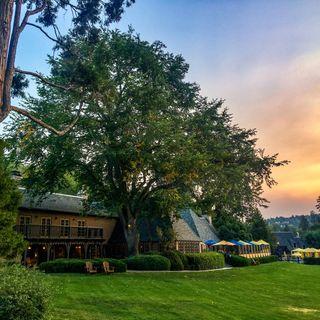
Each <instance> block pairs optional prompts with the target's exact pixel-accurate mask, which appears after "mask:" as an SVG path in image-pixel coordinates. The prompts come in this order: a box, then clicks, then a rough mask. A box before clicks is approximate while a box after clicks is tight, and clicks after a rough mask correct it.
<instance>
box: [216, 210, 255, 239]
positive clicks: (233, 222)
mask: <svg viewBox="0 0 320 320" xmlns="http://www.w3.org/2000/svg"><path fill="white" fill-rule="evenodd" d="M213 225H214V226H215V228H216V230H217V232H218V235H219V237H220V239H227V240H232V239H245V240H251V239H252V236H251V234H250V232H249V230H248V225H247V224H245V223H244V222H242V221H241V220H240V219H239V217H236V216H234V215H232V214H230V213H226V212H216V214H215V216H214V219H213Z"/></svg>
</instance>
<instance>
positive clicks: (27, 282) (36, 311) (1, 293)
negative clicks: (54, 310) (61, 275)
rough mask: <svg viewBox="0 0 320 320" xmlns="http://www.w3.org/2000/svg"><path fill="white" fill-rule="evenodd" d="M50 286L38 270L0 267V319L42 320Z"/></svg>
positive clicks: (45, 312)
mask: <svg viewBox="0 0 320 320" xmlns="http://www.w3.org/2000/svg"><path fill="white" fill-rule="evenodd" d="M49 301H50V288H49V287H48V285H47V284H46V282H45V279H44V277H43V275H41V274H40V273H39V272H36V271H31V270H28V269H26V268H24V267H21V266H17V265H13V266H9V267H5V268H2V269H0V319H6V320H31V319H32V320H43V319H45V318H46V316H47V315H48V306H49Z"/></svg>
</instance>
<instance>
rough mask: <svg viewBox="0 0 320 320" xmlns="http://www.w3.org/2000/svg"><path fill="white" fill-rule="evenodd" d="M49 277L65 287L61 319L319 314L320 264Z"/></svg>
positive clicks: (58, 304) (200, 319) (272, 318)
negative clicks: (207, 270) (195, 271)
mask: <svg viewBox="0 0 320 320" xmlns="http://www.w3.org/2000/svg"><path fill="white" fill-rule="evenodd" d="M48 277H49V278H50V281H51V280H52V281H54V282H55V283H60V285H61V288H62V289H61V293H60V294H59V295H58V296H57V297H56V298H55V301H54V319H57V320H58V319H59V320H115V319H119V320H120V319H121V320H123V319H137V320H138V319H139V320H141V319H150V320H151V319H152V320H157V319H166V320H171V319H179V320H180V319H182V320H189V319H190V320H191V319H192V320H206V319H208V320H209V319H210V320H218V319H221V320H228V319H234V320H235V319H245V320H263V319H265V320H279V319H299V320H303V319H308V320H309V319H310V320H311V319H318V320H319V319H320V267H319V266H307V265H297V264H289V263H281V262H279V263H271V264H266V265H260V266H256V267H246V268H242V269H233V270H225V271H214V272H202V273H127V274H114V275H112V276H103V275H93V276H87V275H48Z"/></svg>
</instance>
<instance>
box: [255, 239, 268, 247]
mask: <svg viewBox="0 0 320 320" xmlns="http://www.w3.org/2000/svg"><path fill="white" fill-rule="evenodd" d="M257 243H259V244H263V245H265V246H269V245H270V244H269V243H268V242H267V241H264V240H262V239H261V240H259V241H257Z"/></svg>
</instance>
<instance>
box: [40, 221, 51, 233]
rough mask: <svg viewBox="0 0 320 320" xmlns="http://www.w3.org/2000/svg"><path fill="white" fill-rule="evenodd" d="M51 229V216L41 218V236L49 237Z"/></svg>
mask: <svg viewBox="0 0 320 320" xmlns="http://www.w3.org/2000/svg"><path fill="white" fill-rule="evenodd" d="M50 231H51V218H44V217H43V218H41V236H42V237H49V236H50Z"/></svg>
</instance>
